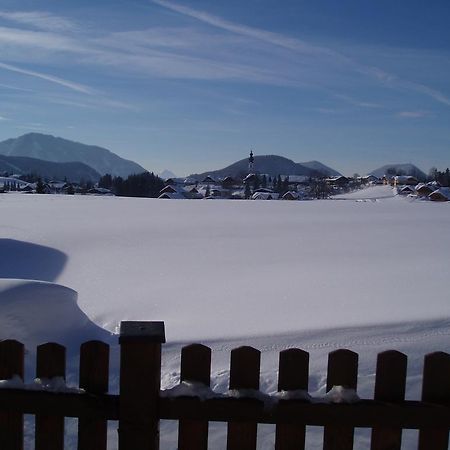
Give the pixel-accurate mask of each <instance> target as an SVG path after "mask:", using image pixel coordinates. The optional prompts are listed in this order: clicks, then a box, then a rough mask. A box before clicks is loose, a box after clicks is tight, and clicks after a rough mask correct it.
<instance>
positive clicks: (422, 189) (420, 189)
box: [415, 183, 436, 197]
mask: <svg viewBox="0 0 450 450" xmlns="http://www.w3.org/2000/svg"><path fill="white" fill-rule="evenodd" d="M415 189H416V192H417V195H418V196H419V197H428V196H429V195H430V194H431V193H432V192H434V191H435V190H436V188H435V187H432V186H430V185H429V184H424V183H419V184H418V185H417V186H416V188H415Z"/></svg>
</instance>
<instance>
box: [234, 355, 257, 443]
mask: <svg viewBox="0 0 450 450" xmlns="http://www.w3.org/2000/svg"><path fill="white" fill-rule="evenodd" d="M260 363H261V352H260V351H259V350H256V349H255V348H253V347H247V346H245V347H239V348H235V349H234V350H232V351H231V364H230V386H229V387H230V390H233V389H237V390H239V389H251V390H259V372H260ZM243 400H244V399H242V398H240V399H239V400H238V401H241V402H242V401H243ZM257 430H258V424H257V423H256V422H228V433H227V450H255V449H256V437H257Z"/></svg>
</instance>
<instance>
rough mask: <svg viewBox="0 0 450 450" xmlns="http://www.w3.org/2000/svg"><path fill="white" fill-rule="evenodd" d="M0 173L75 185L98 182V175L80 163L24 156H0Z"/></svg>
mask: <svg viewBox="0 0 450 450" xmlns="http://www.w3.org/2000/svg"><path fill="white" fill-rule="evenodd" d="M0 172H8V173H12V174H18V175H28V174H34V175H38V176H40V177H42V178H44V179H45V178H48V179H52V180H64V179H65V178H67V180H68V181H72V182H75V183H78V182H80V181H81V180H84V181H91V182H92V183H95V182H97V181H98V180H99V178H100V174H99V173H98V172H97V171H96V170H94V169H93V168H92V167H89V166H87V165H86V164H83V163H80V162H68V163H56V162H51V161H43V160H42V159H36V158H27V157H26V156H4V155H0Z"/></svg>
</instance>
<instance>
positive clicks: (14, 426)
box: [0, 340, 25, 450]
mask: <svg viewBox="0 0 450 450" xmlns="http://www.w3.org/2000/svg"><path fill="white" fill-rule="evenodd" d="M24 352H25V350H24V346H23V344H22V343H20V342H17V341H14V340H5V341H1V342H0V379H2V380H9V379H11V378H12V377H13V376H14V375H18V376H19V377H21V378H22V380H23V376H24ZM0 443H1V448H2V449H3V450H22V449H23V414H22V413H20V412H19V413H18V412H5V411H1V412H0Z"/></svg>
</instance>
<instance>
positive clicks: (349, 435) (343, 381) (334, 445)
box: [323, 350, 358, 450]
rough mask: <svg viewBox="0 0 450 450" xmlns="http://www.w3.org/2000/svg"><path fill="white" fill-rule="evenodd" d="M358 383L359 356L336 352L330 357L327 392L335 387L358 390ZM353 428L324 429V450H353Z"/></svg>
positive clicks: (348, 352)
mask: <svg viewBox="0 0 450 450" xmlns="http://www.w3.org/2000/svg"><path fill="white" fill-rule="evenodd" d="M357 381H358V354H357V353H354V352H352V351H350V350H336V351H334V352H331V353H330V354H329V355H328V376H327V391H329V390H330V389H331V388H332V387H333V386H344V387H346V388H352V389H356V385H357ZM353 435H354V428H353V427H339V426H334V425H328V426H326V427H325V429H324V436H323V449H324V450H351V449H352V448H353Z"/></svg>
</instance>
